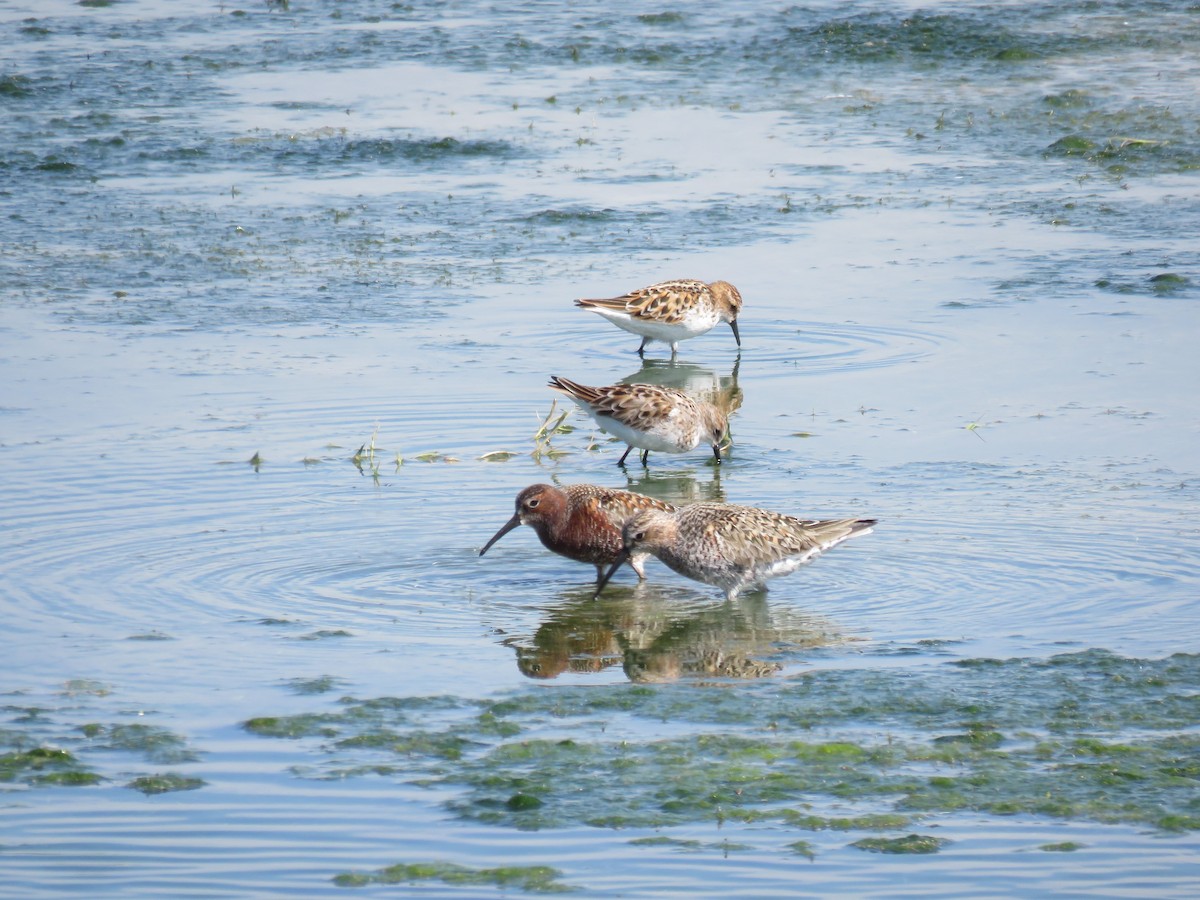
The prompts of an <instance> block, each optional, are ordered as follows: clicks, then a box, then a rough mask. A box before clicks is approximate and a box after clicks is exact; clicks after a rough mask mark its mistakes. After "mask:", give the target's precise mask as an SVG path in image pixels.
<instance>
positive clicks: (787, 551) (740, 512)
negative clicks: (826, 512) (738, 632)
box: [596, 503, 875, 600]
mask: <svg viewBox="0 0 1200 900" xmlns="http://www.w3.org/2000/svg"><path fill="white" fill-rule="evenodd" d="M874 524H875V520H874V519H827V520H823V521H817V520H808V521H805V520H802V519H797V518H795V517H793V516H785V515H782V514H780V513H775V512H771V511H770V510H765V509H757V508H755V507H752V506H735V505H733V504H727V503H693V504H692V505H690V506H685V507H683V508H682V509H676V510H670V511H664V510H647V511H646V512H644V513H638V514H637V515H636V516H634V517H633V518H631V519H630V520H629V521H628V522H626V523H625V527H624V529H623V531H622V537H623V541H624V553H623V554H622V555H621V556H618V558H617V560H616V561H615V562H614V563H613V564H612V566H611V567H610V568H609V570H608V572H607V573H606V574H605V575H604V576H603V577H602V578H601V579H600V584H599V585H598V587H597V588H596V593H597V595H599V593H600V591H602V590H603V589H604V585H605V584H606V583H607V581H608V576H609V575H611V574H612V573H613V572H615V571H616V570H617V567H618V566H619V565H620V564H621V562H623V561H624V557H625V555H626V554H633V553H637V554H644V553H651V554H653V555H654V556H657V557H658V558H659V559H660V560H661V561H662V562H663V563H665V564H666V565H667V566H668V567H670V568H671V569H674V570H675V571H676V572H678V573H679V574H680V575H684V576H686V577H688V578H691V579H694V580H695V581H701V582H704V583H705V584H711V585H715V586H716V587H719V588H721V590H723V591H725V596H726V598H727V599H729V600H732V599H733V598H734V597H736V596H737V595H738V593H739V592H740V591H742V590H744V589H746V588H748V587H752V586H761V585H762V584H763V583H764V582H765V581H766V580H767V579H769V578H776V577H778V576H780V575H787V574H788V573H790V572H794V571H795V570H796V569H798V568H799V567H800V566H802V565H804V564H805V563H807V562H810V561H811V560H812V559H813V558H814V557H816V556H817V555H818V554H820V553H822V552H824V551H825V550H828V549H829V548H830V547H833V546H835V545H837V544H840V543H841V542H842V541H844V540H846V539H847V538H851V537H854V536H855V535H859V534H867V533H869V532H870V531H871V527H872V526H873V525H874Z"/></svg>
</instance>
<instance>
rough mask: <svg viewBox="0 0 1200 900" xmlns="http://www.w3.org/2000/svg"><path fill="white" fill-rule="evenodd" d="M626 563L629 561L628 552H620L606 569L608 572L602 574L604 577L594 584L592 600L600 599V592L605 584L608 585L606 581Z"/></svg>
mask: <svg viewBox="0 0 1200 900" xmlns="http://www.w3.org/2000/svg"><path fill="white" fill-rule="evenodd" d="M628 561H629V551H628V550H622V551H621V552H620V553H618V554H617V559H616V562H614V563H613V564H612V565H611V566H609V567H608V571H607V572H605V573H604V575H603V576H602V577H601V578H600V581H599V582H598V583H597V584H596V593H595V594H593V595H592V599H593V600H598V599H600V592H601V591H602V590H604V586H605V585H606V584H608V580H609V579H610V578H612V577H613V575H615V574H616V572H617V569H619V568H621V566H623V565H624V564H625V563H627V562H628Z"/></svg>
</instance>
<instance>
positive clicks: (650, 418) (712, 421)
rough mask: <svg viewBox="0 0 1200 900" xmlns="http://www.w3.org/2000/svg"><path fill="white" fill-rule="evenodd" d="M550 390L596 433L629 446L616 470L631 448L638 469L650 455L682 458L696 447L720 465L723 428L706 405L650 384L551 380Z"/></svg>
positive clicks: (719, 417)
mask: <svg viewBox="0 0 1200 900" xmlns="http://www.w3.org/2000/svg"><path fill="white" fill-rule="evenodd" d="M550 387H552V388H554V390H556V391H558V392H559V393H562V394H566V395H567V396H568V397H570V398H571V399H572V400H574V401H575V402H576V403H578V404H579V406H580V408H581V409H582V410H583V411H584V412H586V413H587V414H588V415H589V416H591V417H592V418H593V419H595V420H596V424H597V425H599V426H600V428H601V429H603V430H604V431H607V432H608V433H609V434H611V435H613V436H614V437H617V438H620V439H621V440H623V441H624V442H625V443H626V444H628V445H629V447H628V449H627V450H626V451H625V452H624V453H623V454H622V455H621V458H620V459H619V460H617V465H618V466H623V465H625V458H626V457H627V456H629V454H630V452H631V451H632V450H633V448H634V447H638V448H640V449H641V451H642V465H643V466H644V465H646V460H647V458H648V457H649V456H650V451H651V450H658V451H661V452H663V453H687V452H688V451H690V450H695V449H696V447H698V446H699V445H700V444H701V443H707V444H709V445H711V446H712V450H713V457H714V458H715V459H716V461H717V465H720V464H721V444H722V442H723V441H724V440H725V434H726V432H727V431H728V429H729V423H728V420H727V419H726V417H725V414H724V413H723V412H721V411H720V410H719V409H717V408H716V407H715V406H713V405H712V404H711V403H708V402H706V401H704V400H696V399H694V398H692V397H690V396H688V395H687V394H685V393H684V392H683V391H677V390H675V389H674V388H663V387H658V386H657V385H653V384H612V385H606V386H604V387H592V386H590V385H586V384H579V383H577V382H574V381H570V380H569V379H566V378H559V377H558V376H551V377H550Z"/></svg>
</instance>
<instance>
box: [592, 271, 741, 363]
mask: <svg viewBox="0 0 1200 900" xmlns="http://www.w3.org/2000/svg"><path fill="white" fill-rule="evenodd" d="M575 305H576V306H579V307H582V308H583V309H586V310H590V311H591V312H594V313H599V314H600V315H602V316H604V318H606V319H608V321H610V322H612V323H613V324H614V325H616V326H617V327H618V328H623V329H625V330H626V331H629V332H632V333H633V334H637V335H641V338H642V343H641V345H640V346H639V347H638V355H640V356H645V355H646V344H648V343H649V342H650V341H665V342H666V343H668V344H670V345H671V356H674V355H675V354H676V353H677V352H678V351H679V342H680V341H685V340H687V339H688V338H694V337H698V336H699V335H702V334H705V333H706V332H708V331H711V330H712V328H713V326H714V325H716V324H717V323H718V322H728V323H729V327H730V328H732V329H733V338H734V340H736V341H737V345H738V346H739V347H741V346H742V336H741V335H740V334H738V326H737V317H738V313H740V312H741V311H742V295H741V294H739V293H738V289H737V288H735V287H734V286H733V285H732V284H730V283H729V282H728V281H714V282H713V283H712V284H706V283H704V282H703V281H700V280H698V279H694V278H680V279H676V280H675V281H661V282H659V283H658V284H652V285H650V286H649V287H644V288H638V289H637V290H636V291H630V292H629V293H628V294H622V295H621V296H620V297H610V298H608V299H601V300H576V301H575Z"/></svg>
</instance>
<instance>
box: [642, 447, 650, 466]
mask: <svg viewBox="0 0 1200 900" xmlns="http://www.w3.org/2000/svg"><path fill="white" fill-rule="evenodd" d="M649 458H650V451H649V450H643V451H642V468H643V469H646V468H649V466H647V465H646V460H648V459H649Z"/></svg>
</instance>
